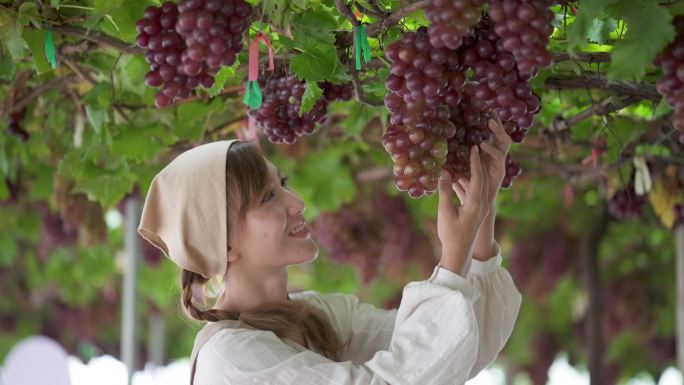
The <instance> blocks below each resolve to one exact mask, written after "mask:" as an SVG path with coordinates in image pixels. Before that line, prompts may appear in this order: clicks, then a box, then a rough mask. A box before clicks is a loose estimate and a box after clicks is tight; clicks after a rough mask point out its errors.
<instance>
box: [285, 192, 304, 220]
mask: <svg viewBox="0 0 684 385" xmlns="http://www.w3.org/2000/svg"><path fill="white" fill-rule="evenodd" d="M305 209H306V204H305V203H304V201H303V200H302V198H300V197H299V195H298V194H296V193H292V194H291V198H290V202H289V204H288V211H289V212H288V214H289V215H290V216H293V217H294V216H297V215H299V214H301V213H303V212H304V210H305Z"/></svg>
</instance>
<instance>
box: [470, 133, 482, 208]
mask: <svg viewBox="0 0 684 385" xmlns="http://www.w3.org/2000/svg"><path fill="white" fill-rule="evenodd" d="M483 179H484V175H483V173H482V162H481V158H480V151H479V149H478V148H477V146H473V147H471V148H470V184H469V186H468V196H469V197H480V196H482V191H483ZM476 199H477V198H476Z"/></svg>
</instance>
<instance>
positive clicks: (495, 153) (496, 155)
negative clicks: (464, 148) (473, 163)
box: [480, 141, 506, 164]
mask: <svg viewBox="0 0 684 385" xmlns="http://www.w3.org/2000/svg"><path fill="white" fill-rule="evenodd" d="M480 146H481V147H482V151H483V152H485V153H487V155H489V156H490V157H492V159H494V163H495V164H498V162H502V161H503V160H505V158H506V153H504V152H503V151H501V150H499V149H498V148H496V147H495V146H493V145H491V144H489V143H488V142H486V141H483V142H481V143H480Z"/></svg>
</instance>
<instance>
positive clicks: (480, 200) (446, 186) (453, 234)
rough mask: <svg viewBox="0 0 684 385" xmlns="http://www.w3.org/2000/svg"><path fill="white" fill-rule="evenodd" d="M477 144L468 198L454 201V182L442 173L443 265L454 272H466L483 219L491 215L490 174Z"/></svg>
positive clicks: (439, 222) (439, 221)
mask: <svg viewBox="0 0 684 385" xmlns="http://www.w3.org/2000/svg"><path fill="white" fill-rule="evenodd" d="M482 168H483V165H482V160H481V158H480V154H479V151H478V150H477V146H473V147H471V149H470V183H469V184H468V187H467V190H466V191H465V193H466V194H467V196H468V200H467V201H466V202H462V204H461V205H460V206H457V205H456V204H454V201H453V192H454V187H453V186H454V183H453V181H452V180H451V176H450V175H449V173H448V172H446V171H443V172H442V174H441V175H440V177H439V183H438V184H439V206H438V210H437V235H438V236H439V240H440V241H441V243H442V257H441V259H440V265H441V266H442V267H444V268H446V269H447V270H450V271H452V272H454V273H457V274H461V275H465V272H466V271H467V270H468V267H469V265H470V260H471V257H472V253H473V243H474V241H475V237H476V236H477V233H478V230H479V228H480V225H481V224H482V221H483V220H484V218H485V217H486V216H487V210H488V207H489V206H488V205H487V196H486V194H487V193H486V191H488V190H489V178H488V177H487V174H486V173H485V172H484V171H483V169H482Z"/></svg>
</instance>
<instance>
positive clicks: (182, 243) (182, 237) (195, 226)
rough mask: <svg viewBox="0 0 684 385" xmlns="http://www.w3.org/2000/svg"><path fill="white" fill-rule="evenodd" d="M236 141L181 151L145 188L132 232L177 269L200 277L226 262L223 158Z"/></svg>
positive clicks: (222, 270) (221, 272) (222, 268)
mask: <svg viewBox="0 0 684 385" xmlns="http://www.w3.org/2000/svg"><path fill="white" fill-rule="evenodd" d="M235 142H238V140H224V141H218V142H212V143H207V144H203V145H201V146H197V147H195V148H193V149H190V150H188V151H185V152H184V153H182V154H180V155H179V156H178V157H176V159H174V160H173V161H172V162H171V163H169V164H168V165H167V166H166V167H164V169H163V170H161V171H160V172H159V173H158V174H157V175H155V177H154V179H152V184H151V185H150V189H149V191H148V192H147V197H146V198H145V205H144V206H143V210H142V217H141V219H140V226H138V233H139V234H140V235H141V236H142V237H143V238H145V239H146V240H148V241H149V242H150V243H152V244H153V245H154V246H156V247H157V248H159V249H160V250H161V251H162V252H163V253H164V255H166V256H167V257H169V258H171V260H172V261H173V262H175V263H176V264H177V265H179V266H180V267H182V268H184V269H186V270H190V271H193V272H195V273H198V274H202V276H204V277H205V278H212V277H213V276H215V275H224V274H225V272H226V267H227V264H228V234H227V229H228V222H227V218H226V217H227V214H226V205H227V197H226V156H227V154H228V149H230V146H231V145H232V144H233V143H235Z"/></svg>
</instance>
